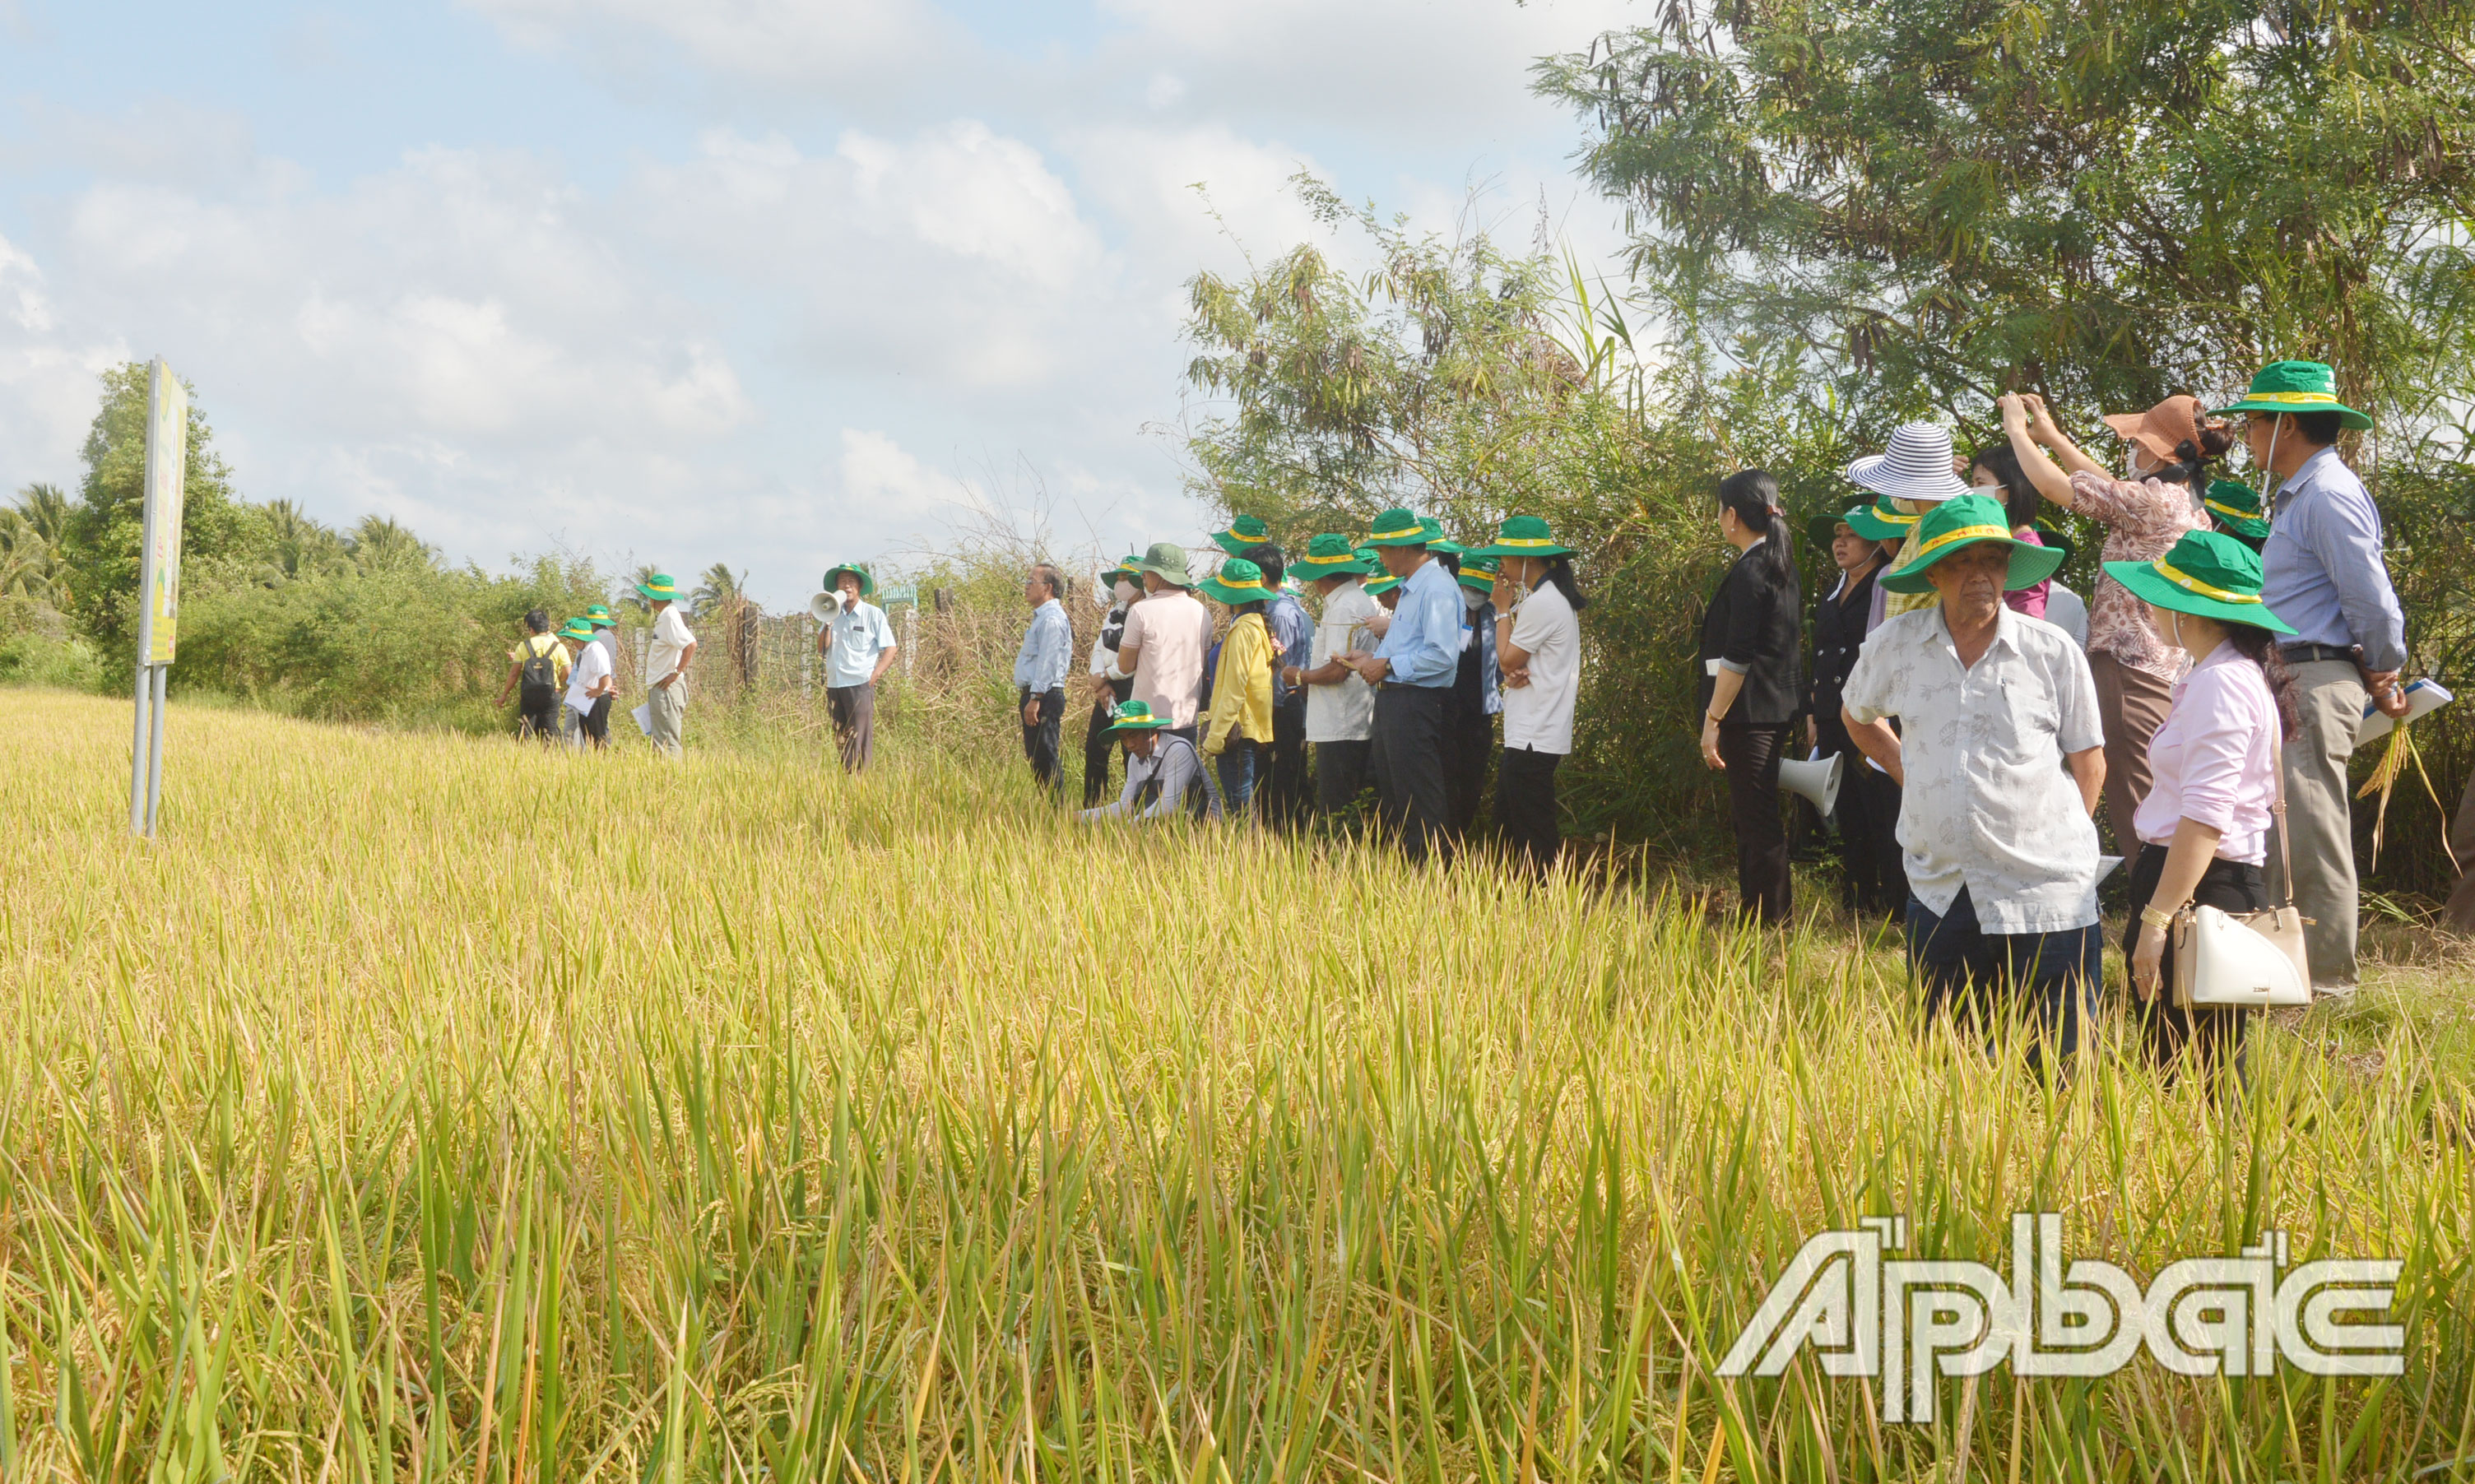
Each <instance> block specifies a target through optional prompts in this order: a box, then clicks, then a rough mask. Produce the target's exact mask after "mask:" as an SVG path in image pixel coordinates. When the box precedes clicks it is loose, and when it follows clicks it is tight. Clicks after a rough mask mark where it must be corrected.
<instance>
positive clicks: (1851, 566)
mask: <svg viewBox="0 0 2475 1484" xmlns="http://www.w3.org/2000/svg"><path fill="white" fill-rule="evenodd" d="M1997 411H1998V413H1999V416H2000V419H2001V426H2002V429H2003V436H2002V438H2001V439H2000V440H1999V441H1997V442H1996V443H1993V444H1990V445H1988V446H1986V447H1985V448H1982V449H1979V450H1975V451H1973V453H1970V454H1968V455H1966V456H1964V457H1962V456H1954V452H1953V450H1952V445H1951V440H1950V435H1949V433H1948V431H1946V430H1944V429H1942V428H1940V427H1937V426H1932V425H1928V424H1913V425H1910V426H1904V427H1901V428H1899V430H1898V431H1897V432H1895V433H1894V434H1893V435H1892V437H1891V439H1890V442H1889V445H1888V447H1887V449H1886V450H1885V451H1884V452H1883V453H1881V454H1879V455H1876V456H1874V457H1870V458H1864V459H1859V460H1857V461H1856V462H1855V463H1854V464H1852V465H1850V467H1849V469H1848V471H1847V474H1848V477H1849V479H1850V481H1851V482H1852V483H1854V484H1855V485H1857V486H1859V487H1860V488H1861V489H1863V490H1864V491H1865V492H1867V493H1868V494H1869V495H1870V496H1872V497H1873V498H1872V499H1871V500H1870V501H1869V502H1859V503H1857V504H1854V505H1853V506H1851V507H1850V508H1849V509H1847V510H1846V511H1844V512H1842V513H1840V514H1838V515H1836V516H1826V517H1821V518H1817V520H1816V521H1815V522H1814V523H1813V524H1812V525H1811V526H1810V527H1809V530H1810V531H1811V533H1812V534H1814V535H1816V536H1820V535H1823V534H1825V533H1826V534H1827V536H1828V538H1829V540H1830V542H1831V554H1832V560H1833V565H1834V566H1835V567H1836V569H1837V570H1838V572H1839V577H1838V581H1837V584H1836V586H1835V587H1834V588H1833V590H1832V591H1831V592H1830V593H1829V594H1828V595H1827V596H1825V597H1824V598H1823V599H1822V600H1821V602H1820V605H1819V607H1818V610H1817V613H1816V618H1815V623H1814V645H1813V655H1814V660H1813V666H1812V673H1811V674H1810V675H1809V676H1807V675H1805V674H1803V673H1802V672H1801V652H1802V645H1801V632H1800V631H1801V621H1800V620H1801V597H1800V594H1799V592H1798V582H1797V576H1796V566H1795V563H1794V561H1793V560H1792V556H1791V552H1790V540H1791V538H1790V535H1789V527H1788V522H1787V517H1786V513H1785V512H1784V511H1783V510H1782V509H1781V508H1780V505H1779V499H1778V487H1777V483H1776V481H1774V480H1772V479H1771V478H1770V476H1769V475H1767V474H1762V473H1761V472H1759V471H1748V472H1746V473H1744V474H1737V475H1735V476H1733V477H1731V478H1730V479H1728V480H1727V481H1725V482H1724V483H1723V484H1722V486H1721V488H1720V493H1719V500H1718V505H1719V512H1718V522H1719V526H1720V531H1721V533H1722V534H1723V535H1724V536H1725V537H1726V538H1727V539H1728V541H1729V542H1730V543H1731V544H1732V545H1734V546H1735V547H1737V548H1738V551H1739V553H1740V554H1739V555H1738V557H1737V559H1736V561H1735V563H1734V565H1733V566H1732V567H1731V568H1730V570H1729V572H1728V575H1727V577H1726V578H1725V579H1724V580H1723V581H1722V583H1721V585H1720V587H1719V590H1718V592H1717V594H1716V596H1714V598H1713V601H1712V603H1711V605H1710V608H1709V611H1708V614H1707V617H1706V620H1705V623H1704V626H1703V643H1702V658H1703V662H1704V666H1705V669H1706V670H1707V673H1706V674H1705V676H1704V677H1703V697H1704V706H1703V758H1704V760H1705V761H1706V762H1707V763H1708V765H1709V766H1712V767H1714V768H1722V769H1725V770H1726V772H1727V774H1728V786H1729V790H1730V793H1731V806H1732V809H1731V812H1732V817H1733V819H1734V823H1735V828H1736V832H1737V837H1738V841H1739V856H1738V861H1739V885H1740V894H1741V898H1742V903H1743V910H1744V911H1745V912H1748V913H1749V914H1752V915H1753V916H1755V917H1758V918H1760V919H1762V920H1766V921H1776V920H1778V919H1780V918H1783V917H1784V916H1785V915H1786V914H1787V913H1788V912H1789V911H1790V909H1791V905H1792V904H1791V901H1790V897H1789V885H1788V870H1787V843H1786V838H1785V831H1784V829H1783V827H1782V825H1781V821H1780V816H1779V811H1778V798H1777V794H1778V776H1779V766H1780V762H1781V759H1782V757H1783V756H1784V755H1785V753H1786V750H1787V745H1788V738H1789V736H1790V735H1791V733H1792V731H1793V730H1794V727H1795V723H1796V722H1797V721H1798V720H1799V719H1800V718H1801V719H1802V720H1803V721H1804V723H1805V740H1806V742H1807V745H1808V746H1809V747H1811V748H1812V749H1813V751H1814V755H1815V756H1816V757H1817V758H1828V757H1831V756H1837V757H1839V758H1841V759H1842V762H1843V766H1844V769H1845V771H1844V774H1843V779H1844V781H1843V783H1842V786H1841V790H1840V792H1839V795H1838V806H1837V809H1836V811H1835V815H1836V821H1835V822H1836V823H1837V825H1838V828H1839V832H1840V835H1841V839H1842V846H1843V850H1844V852H1845V855H1846V859H1847V864H1848V870H1847V881H1848V889H1849V892H1850V905H1852V906H1854V907H1855V908H1857V909H1858V910H1860V911H1863V912H1875V913H1883V914H1891V913H1897V914H1898V915H1899V916H1900V917H1901V918H1903V920H1904V924H1905V928H1906V932H1907V938H1908V945H1909V955H1910V961H1911V963H1912V966H1913V967H1914V969H1915V971H1916V973H1917V976H1918V977H1919V979H1920V980H1921V981H1922V982H1923V984H1924V986H1925V989H1926V996H1927V1000H1928V1003H1929V1004H1931V1005H1935V1006H1941V1005H1945V1004H1952V1005H1956V1004H1960V1003H1963V1002H1970V1003H1973V1002H1975V1001H1977V1000H1978V999H1979V998H1980V997H1989V996H1990V997H1994V998H2007V999H2010V1000H2013V1001H2016V1002H2017V1003H2018V1004H2020V1005H2021V1006H2022V1007H2023V1008H2024V1009H2026V1010H2029V1011H2030V1012H2032V1014H2033V1016H2034V1018H2035V1019H2036V1020H2037V1022H2038V1024H2039V1026H2040V1028H2041V1031H2042V1034H2043V1043H2044V1044H2045V1045H2046V1046H2048V1047H2051V1048H2054V1049H2055V1050H2057V1051H2058V1052H2059V1053H2060V1054H2063V1055H2068V1054H2069V1053H2070V1051H2071V1050H2072V1049H2073V1048H2074V1047H2075V1045H2076V1044H2077V1041H2078V1039H2079V1035H2080V1026H2081V1022H2082V1019H2083V1018H2084V1015H2085V1013H2086V1010H2087V1006H2088V1003H2089V997H2090V996H2091V995H2093V993H2094V991H2095V986H2096V985H2097V983H2098V981H2099V977H2100V976H2099V966H2100V963H2101V959H2102V953H2101V945H2100V944H2099V942H2098V938H2097V907H2096V886H2097V882H2098V880H2099V878H2100V877H2101V875H2102V874H2103V868H2102V867H2101V865H2100V857H2099V856H2098V853H2097V852H2098V834H2097V830H2096V826H2095V815H2097V813H2098V811H2099V810H2100V808H2102V810H2103V812H2104V814H2105V815H2106V817H2107V820H2108V822H2109V823H2110V825H2111V827H2112V830H2113V832H2114V836H2115V838H2116V839H2117V840H2118V841H2120V844H2121V846H2122V847H2123V848H2124V851H2125V854H2128V855H2132V856H2133V857H2134V859H2133V860H2132V862H2131V874H2130V878H2129V883H2128V885H2129V888H2130V894H2131V897H2132V904H2131V905H2132V910H2133V912H2134V913H2135V917H2134V920H2133V924H2132V927H2131V930H2130V935H2129V937H2128V938H2127V940H2126V942H2125V944H2124V952H2125V955H2126V958H2127V959H2128V961H2129V962H2130V964H2131V979H2132V984H2133V987H2134V990H2135V992H2136V994H2137V996H2138V998H2139V1001H2140V1004H2141V1006H2142V1007H2143V1010H2142V1013H2143V1017H2144V1024H2145V1026H2146V1028H2147V1031H2148V1034H2149V1036H2150V1039H2151V1043H2152V1046H2153V1048H2154V1050H2155V1051H2156V1053H2157V1054H2158V1055H2159V1056H2160V1057H2161V1058H2170V1057H2172V1056H2174V1055H2176V1054H2178V1053H2179V1052H2180V1051H2181V1050H2182V1049H2183V1048H2184V1047H2185V1046H2186V1045H2189V1046H2191V1047H2193V1050H2194V1053H2195V1055H2197V1056H2198V1057H2199V1058H2202V1059H2203V1060H2204V1061H2208V1062H2211V1063H2222V1062H2225V1061H2228V1060H2230V1059H2232V1058H2234V1057H2236V1056H2239V1054H2240V1042H2241V1035H2242V1016H2241V1014H2240V1013H2239V1012H2236V1011H2214V1010H2193V1011H2187V1010H2181V1009H2178V1008H2177V1007H2175V1006H2174V1005H2173V1004H2172V1003H2171V995H2170V991H2171V987H2172V985H2171V972H2170V961H2169V960H2168V959H2167V957H2166V956H2165V953H2164V948H2165V942H2166V935H2167V932H2168V929H2169V925H2170V923H2171V922H2172V920H2173V918H2174V915H2175V913H2176V912H2179V911H2181V910H2182V909H2184V908H2186V907H2188V906H2191V905H2193V904H2194V903H2197V904H2201V905H2207V906H2213V907H2216V908H2218V910H2220V911H2223V912H2257V911H2261V910H2264V909H2266V908H2267V907H2269V906H2270V905H2271V903H2272V901H2273V900H2274V901H2278V902H2288V901H2291V903H2293V904H2294V905H2296V906H2297V907H2299V908H2300V911H2301V912H2302V914H2303V916H2304V918H2305V920H2306V922H2307V924H2308V927H2307V929H2306V945H2307V950H2308V958H2309V961H2310V968H2311V978H2312V980H2313V983H2314V985H2315V986H2316V988H2318V989H2320V990H2322V991H2324V992H2343V991H2345V990H2347V989H2349V988H2351V987H2352V986H2353V985H2354V984H2355V983H2356V980H2357V974H2358V970H2357V963H2356V940H2355V939H2356V925H2357V922H2358V917H2359V913H2358V908H2357V901H2356V894H2357V893H2356V874H2355V860H2354V842H2353V830H2352V819H2351V813H2350V804H2351V800H2350V797H2349V790H2348V785H2347V778H2346V765H2347V758H2348V755H2349V754H2350V753H2352V751H2353V750H2354V747H2355V744H2356V740H2357V735H2358V732H2359V729H2360V728H2361V727H2362V725H2363V723H2364V722H2365V719H2366V718H2368V717H2369V716H2370V715H2372V713H2373V712H2374V711H2379V712H2381V713H2384V714H2386V715H2389V716H2392V717H2395V716H2399V715H2403V714H2404V712H2405V710H2406V705H2407V696H2406V693H2405V691H2404V688H2403V687H2402V686H2401V684H2400V673H2401V671H2402V669H2404V666H2405V663H2406V640H2405V620H2404V616H2403V614H2402V612H2401V610H2400V607H2399V604H2398V599H2397V595H2396V592H2395V589H2394V588H2393V587H2392V585H2391V583H2390V581H2389V571H2388V568H2387V565H2386V563H2385V561H2384V558H2383V555H2382V527H2381V518H2380V513H2379V511H2378V509H2377V508H2376V506H2375V505H2374V503H2373V501H2372V499H2371V497H2370V496H2369V495H2368V494H2367V493H2366V492H2365V488H2364V486H2363V484H2362V482H2361V481H2360V480H2359V479H2358V478H2357V477H2356V476H2355V474H2354V473H2353V471H2352V470H2351V469H2349V468H2348V467H2347V465H2346V463H2345V461H2344V459H2343V458H2342V457H2341V456H2340V453H2339V451H2338V450H2337V447H2336V445H2337V442H2338V438H2339V435H2340V432H2341V431H2342V430H2345V429H2349V428H2354V429H2362V428H2367V427H2369V426H2370V419H2369V418H2368V417H2366V416H2365V415H2364V414H2363V413H2361V412H2358V411H2356V410H2354V409H2352V408H2350V407H2347V406H2345V405H2343V404H2342V403H2341V402H2340V401H2339V399H2338V396H2337V392H2336V383H2335V377H2334V375H2333V374H2332V373H2331V371H2330V368H2328V367H2327V366H2325V365H2321V364H2319V363H2317V362H2312V361H2281V362H2277V363H2274V364H2272V365H2270V366H2267V368H2265V369H2264V370H2263V371H2262V372H2261V373H2260V374H2259V376H2257V377H2254V378H2253V380H2252V382H2251V385H2250V388H2249V390H2248V392H2247V394H2246V395H2245V396H2244V397H2243V398H2242V399H2240V400H2238V401H2234V402H2233V403H2231V404H2230V405H2228V406H2225V407H2222V408H2219V409H2218V412H2217V414H2216V415H2214V416H2212V415H2209V414H2207V413H2205V412H2204V411H2203V409H2202V407H2201V405H2200V403H2199V402H2198V401H2195V400H2194V399H2193V398H2190V397H2172V398H2169V399H2167V400H2166V401H2163V402H2160V403H2158V404H2157V405H2156V406H2154V407H2151V408H2149V409H2148V410H2147V411H2145V412H2142V413H2134V414H2126V415H2117V416H2111V417H2108V418H2107V419H2106V423H2107V425H2108V426H2109V427H2111V428H2112V429H2113V431H2114V432H2115V433H2116V434H2117V435H2118V437H2119V438H2120V440H2121V444H2122V466H2123V467H2122V470H2121V472H2120V474H2117V473H2114V472H2112V471H2110V470H2108V469H2107V468H2105V467H2104V466H2103V465H2101V464H2100V463H2098V462H2097V461H2096V460H2095V459H2094V458H2092V457H2090V456H2089V455H2088V454H2086V453H2084V452H2082V451H2081V450H2079V449H2078V448H2076V447H2075V446H2073V444H2072V443H2071V440H2070V439H2069V438H2068V437H2066V436H2065V435H2064V434H2063V432H2062V430H2061V428H2060V427H2058V426H2056V425H2055V422H2054V420H2053V418H2052V416H2051V415H2050V414H2049V412H2048V411H2047V409H2046V406H2045V405H2044V403H2043V402H2042V401H2040V400H2039V399H2037V398H2036V397H2033V396H2021V395H2006V396H2004V397H2002V398H2000V399H1999V401H1998V402H1997ZM2235 418H2239V419H2241V421H2240V423H2237V422H2232V421H2228V420H2229V419H2235ZM2238 440H2240V441H2242V442H2243V443H2244V444H2245V445H2246V446H2247V447H2248V450H2249V452H2250V456H2251V464H2252V467H2253V469H2255V470H2256V471H2259V472H2261V473H2260V477H2262V478H2263V480H2264V483H2265V486H2266V496H2267V498H2266V499H2264V498H2262V497H2261V496H2258V495H2254V494H2252V493H2251V492H2250V491H2249V489H2248V487H2247V486H2244V485H2242V484H2241V483H2238V482H2235V481H2232V480H2228V479H2223V478H2218V477H2215V476H2214V470H2215V468H2216V466H2217V464H2218V460H2219V459H2221V458H2222V456H2223V455H2224V454H2225V453H2226V452H2228V451H2229V450H2231V449H2232V448H2233V446H2234V445H2235V443H2236V442H2237V441H2238ZM2047 506H2052V507H2055V510H2057V511H2060V512H2066V513H2069V514H2071V515H2076V516H2079V517H2083V518H2085V519H2088V520H2090V521H2092V522H2094V523H2095V524H2096V525H2098V526H2099V527H2100V528H2101V529H2102V530H2103V531H2104V545H2103V550H2102V564H2101V565H2102V575H2100V576H2099V577H2098V578H2097V581H2096V585H2095V591H2094V595H2093V597H2092V599H2091V600H2090V601H2089V602H2088V603H2087V604H2086V605H2085V618H2084V620H2083V621H2084V628H2082V629H2079V630H2077V631H2075V630H2074V628H2073V627H2067V626H2066V621H2065V620H2069V619H2071V618H2075V617H2077V616H2078V615H2077V613H2076V612H2075V610H2077V609H2078V607H2079V605H2078V602H2077V599H2076V596H2075V595H2071V594H2070V593H2069V592H2068V590H2066V589H2063V588H2062V587H2061V586H2060V585H2059V584H2056V583H2055V582H2054V581H2053V574H2054V572H2055V571H2056V570H2057V569H2058V568H2059V567H2060V566H2061V565H2062V563H2063V562H2064V560H2065V559H2066V558H2067V556H2068V555H2069V554H2070V551H2071V543H2070V538H2069V537H2068V536H2067V535H2066V534H2065V533H2064V532H2063V531H2062V530H2061V529H2060V528H2059V527H2058V526H2057V525H2056V524H2055V523H2053V522H2052V521H2050V520H2049V519H2048V516H2049V514H2050V512H2048V510H2047V509H2046V507H2047ZM2281 817H2282V819H2283V822H2284V827H2283V829H2282V830H2281V829H2280V828H2279V827H2278V825H2279V820H2280V818H2281ZM2272 842H2275V845H2276V849H2275V850H2274V851H2272V849H2271V845H2272ZM2272 855H2275V857H2276V858H2277V861H2278V862H2279V863H2281V864H2277V865H2275V866H2274V867H2272V865H2271V860H2270V858H2271V856H2272ZM2287 862H2291V865H2289V864H2283V863H2287Z"/></svg>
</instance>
